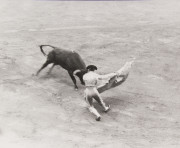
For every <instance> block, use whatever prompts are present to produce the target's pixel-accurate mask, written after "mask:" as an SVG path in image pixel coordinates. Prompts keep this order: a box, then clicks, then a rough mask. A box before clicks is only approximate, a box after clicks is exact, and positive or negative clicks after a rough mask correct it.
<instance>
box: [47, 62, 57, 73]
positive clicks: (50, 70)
mask: <svg viewBox="0 0 180 148" xmlns="http://www.w3.org/2000/svg"><path fill="white" fill-rule="evenodd" d="M55 65H56V64H53V65H52V67H51V68H50V69H49V71H48V72H47V74H48V75H49V74H50V73H51V72H52V69H53V68H54V66H55Z"/></svg>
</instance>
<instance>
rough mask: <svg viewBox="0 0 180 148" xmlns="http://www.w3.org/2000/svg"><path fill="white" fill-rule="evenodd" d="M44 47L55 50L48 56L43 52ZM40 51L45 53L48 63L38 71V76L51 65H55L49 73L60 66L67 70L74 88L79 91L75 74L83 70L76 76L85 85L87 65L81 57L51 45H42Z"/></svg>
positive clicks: (73, 52)
mask: <svg viewBox="0 0 180 148" xmlns="http://www.w3.org/2000/svg"><path fill="white" fill-rule="evenodd" d="M44 46H49V47H51V48H52V49H53V50H51V51H50V52H49V53H48V54H46V53H45V52H44V50H43V47H44ZM40 50H41V52H42V53H43V55H44V56H47V60H46V62H45V63H44V64H43V65H42V67H41V68H40V69H39V70H38V71H37V73H36V76H38V75H39V73H40V72H41V70H43V69H44V68H45V67H47V66H48V65H49V64H53V65H52V67H51V68H50V70H49V72H48V73H50V72H51V71H52V69H53V67H54V66H56V65H59V66H61V67H62V68H64V69H65V70H67V71H68V74H69V76H70V77H71V79H72V81H73V83H74V88H75V89H76V90H77V89H78V87H77V84H76V78H75V75H74V74H73V73H74V72H75V71H76V70H78V69H81V70H82V72H78V73H77V74H76V76H78V77H79V80H80V81H81V84H82V85H84V81H83V75H84V73H85V71H86V64H85V62H84V61H83V59H82V58H81V56H80V55H79V54H78V53H77V52H75V51H68V50H64V49H61V48H58V47H54V46H51V45H40Z"/></svg>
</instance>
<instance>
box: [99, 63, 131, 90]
mask: <svg viewBox="0 0 180 148" xmlns="http://www.w3.org/2000/svg"><path fill="white" fill-rule="evenodd" d="M133 63H134V60H133V61H130V62H126V63H125V64H124V66H123V67H122V68H121V69H119V70H118V71H117V72H116V73H117V75H116V76H114V77H112V78H110V79H109V81H108V82H107V83H105V84H102V85H99V86H98V87H97V90H98V92H99V93H102V92H104V91H106V90H109V89H112V88H114V87H117V86H119V85H121V84H122V83H123V82H125V81H126V79H127V78H128V75H129V72H130V69H131V67H132V64H133Z"/></svg>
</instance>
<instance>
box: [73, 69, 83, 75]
mask: <svg viewBox="0 0 180 148" xmlns="http://www.w3.org/2000/svg"><path fill="white" fill-rule="evenodd" d="M78 72H81V70H79V69H77V70H75V71H74V72H73V75H76V74H77V73H78Z"/></svg>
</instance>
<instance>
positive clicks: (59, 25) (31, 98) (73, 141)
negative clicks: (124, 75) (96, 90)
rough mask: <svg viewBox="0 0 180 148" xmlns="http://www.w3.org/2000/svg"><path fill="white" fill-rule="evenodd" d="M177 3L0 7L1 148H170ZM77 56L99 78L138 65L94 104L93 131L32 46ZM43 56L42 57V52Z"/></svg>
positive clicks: (68, 84) (179, 123) (64, 77)
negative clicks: (106, 109)
mask: <svg viewBox="0 0 180 148" xmlns="http://www.w3.org/2000/svg"><path fill="white" fill-rule="evenodd" d="M179 16H180V1H179V0H171V1H170V0H162V1H160V0H159V1H158V0H154V1H150V0H149V1H148V0H146V1H127V2H126V1H121V2H82V1H79V2H73V1H71V2H58V1H53V2H52V1H51V2H50V1H26V0H21V1H20V0H19V1H18V0H14V1H10V0H9V1H8V0H6V1H3V0H1V1H0V147H1V148H15V147H17V148H32V147H33V148H62V147H66V148H84V147H87V148H90V147H93V148H113V147H114V148H117V147H118V148H179V147H180V42H179V41H180V17H179ZM41 44H51V45H54V46H57V47H62V48H65V49H67V50H72V49H73V50H76V51H78V52H79V53H80V54H81V55H82V57H83V59H84V60H85V62H86V64H87V65H88V64H96V65H97V66H98V67H99V73H101V74H103V73H109V72H113V71H116V70H118V69H119V68H120V67H121V66H122V65H123V64H124V63H125V62H126V61H128V60H129V59H130V58H131V57H137V59H136V62H135V65H134V66H133V68H132V70H131V73H130V75H129V78H128V79H127V81H126V82H125V83H124V84H123V85H121V86H119V87H117V88H114V89H111V90H108V91H106V92H104V93H103V94H102V97H103V98H104V100H105V102H106V103H109V104H110V105H111V111H110V112H108V113H107V114H105V113H103V112H102V109H101V108H100V107H99V108H98V110H99V111H100V113H101V114H102V121H101V122H96V121H95V120H94V116H93V115H91V114H90V113H89V111H88V110H87V108H86V103H85V101H84V99H83V90H84V87H83V86H82V85H80V82H79V81H78V86H79V90H78V91H75V90H74V88H73V83H72V81H71V80H70V78H69V76H68V74H67V72H66V71H65V70H63V69H62V68H60V67H58V66H57V67H55V68H54V70H53V71H52V73H51V74H50V75H47V71H48V68H46V69H45V70H44V71H42V73H40V75H39V76H38V77H33V76H32V74H34V73H35V72H36V71H37V70H38V69H39V68H40V67H41V65H42V64H43V63H44V61H45V59H46V58H45V57H44V56H43V55H42V53H41V52H40V50H39V47H38V46H39V45H41ZM47 50H49V49H47Z"/></svg>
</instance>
